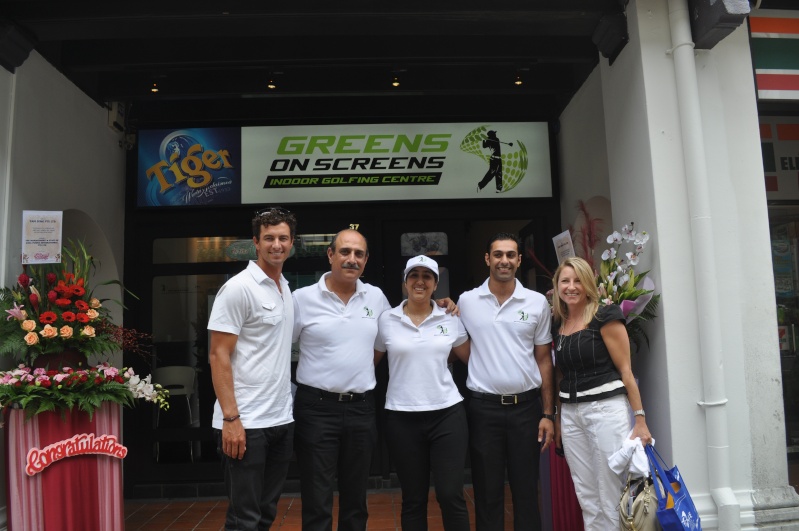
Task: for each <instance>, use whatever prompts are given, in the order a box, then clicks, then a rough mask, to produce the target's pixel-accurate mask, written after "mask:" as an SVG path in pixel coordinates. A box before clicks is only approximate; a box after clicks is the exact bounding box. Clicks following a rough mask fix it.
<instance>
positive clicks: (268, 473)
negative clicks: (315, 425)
mask: <svg viewBox="0 0 799 531" xmlns="http://www.w3.org/2000/svg"><path fill="white" fill-rule="evenodd" d="M214 432H215V434H216V443H217V452H218V453H219V456H220V457H221V459H222V472H223V475H224V478H225V488H226V490H227V495H228V500H230V504H229V505H228V509H227V515H226V517H225V529H226V530H227V531H250V530H252V531H255V530H258V531H266V530H268V529H269V528H270V527H271V526H272V522H274V521H275V515H276V514H277V501H278V499H279V498H280V494H281V493H282V492H283V481H285V479H286V473H287V472H288V469H289V461H290V460H291V452H292V442H293V436H294V423H290V424H284V425H282V426H275V427H272V428H259V429H253V430H245V433H246V434H247V443H246V446H247V451H246V452H244V458H243V459H231V458H229V457H228V456H226V455H225V454H224V453H223V452H222V431H221V430H214Z"/></svg>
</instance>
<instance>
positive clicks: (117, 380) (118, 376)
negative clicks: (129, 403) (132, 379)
mask: <svg viewBox="0 0 799 531" xmlns="http://www.w3.org/2000/svg"><path fill="white" fill-rule="evenodd" d="M114 381H115V382H116V383H121V384H123V383H125V379H124V378H123V377H121V376H120V375H118V374H117V375H116V376H115V377H114Z"/></svg>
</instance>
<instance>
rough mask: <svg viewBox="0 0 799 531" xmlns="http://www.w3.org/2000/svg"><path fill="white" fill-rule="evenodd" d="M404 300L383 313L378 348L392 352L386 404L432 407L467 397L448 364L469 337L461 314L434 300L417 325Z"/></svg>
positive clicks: (405, 408) (420, 408)
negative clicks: (454, 350) (451, 353)
mask: <svg viewBox="0 0 799 531" xmlns="http://www.w3.org/2000/svg"><path fill="white" fill-rule="evenodd" d="M404 304H405V301H403V303H402V304H400V305H399V306H397V307H396V308H392V309H391V310H389V311H387V312H385V313H384V314H383V315H381V316H380V321H379V324H380V332H379V333H378V334H377V341H376V342H375V350H379V351H380V352H388V374H389V377H388V391H387V393H386V409H391V410H394V411H433V410H437V409H444V408H447V407H450V406H452V405H455V404H457V403H458V402H460V401H461V400H463V397H461V395H460V393H459V392H458V387H457V386H456V385H455V381H454V380H453V379H452V373H451V372H450V371H449V369H448V368H447V358H449V354H450V351H451V350H452V347H457V346H460V345H462V344H463V343H465V342H466V340H467V339H469V336H468V335H467V334H466V329H465V328H464V327H463V324H462V323H461V320H460V319H458V318H457V317H454V316H452V315H449V314H447V313H445V312H444V310H443V309H441V308H439V307H438V305H436V304H434V305H433V312H432V313H431V314H430V315H429V316H428V317H427V319H425V321H424V322H423V323H422V324H421V326H419V327H418V328H417V327H416V326H414V324H413V323H412V322H411V320H410V318H409V317H408V316H407V315H405V314H404V312H403V311H402V307H403V305H404Z"/></svg>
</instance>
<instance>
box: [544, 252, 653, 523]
mask: <svg viewBox="0 0 799 531" xmlns="http://www.w3.org/2000/svg"><path fill="white" fill-rule="evenodd" d="M553 285H554V292H553V296H552V303H553V324H552V337H553V338H554V341H555V366H556V369H557V373H556V374H557V378H558V390H559V392H558V402H559V408H558V411H559V413H560V414H559V415H558V416H557V417H556V422H555V434H556V435H555V443H556V445H557V447H562V448H563V450H564V452H565V454H566V460H567V461H568V463H569V468H570V470H571V475H572V480H573V481H574V487H575V490H576V492H577V498H578V500H579V501H580V507H581V509H582V512H583V521H584V523H585V529H586V531H590V530H598V531H607V530H608V529H618V528H619V523H618V518H619V514H618V511H617V507H618V504H619V496H620V494H621V489H622V481H624V479H626V478H621V477H619V476H618V475H617V474H615V473H614V472H613V471H612V470H611V469H610V467H609V466H608V457H610V456H611V455H612V454H613V453H615V452H616V451H617V450H619V449H621V447H622V444H623V442H624V439H625V438H627V437H629V438H630V439H635V438H636V437H639V438H640V439H641V443H642V444H644V445H646V444H649V443H650V442H651V441H652V436H651V435H650V433H649V428H647V426H646V417H645V414H644V409H643V405H642V403H641V395H640V393H639V392H638V385H637V384H636V382H635V378H634V377H633V373H632V370H631V367H630V340H629V337H628V336H627V329H626V328H625V326H624V315H623V314H622V312H621V309H620V308H619V307H618V306H616V305H609V306H603V307H600V306H599V293H598V291H597V287H596V281H595V279H594V273H593V271H592V270H591V267H590V266H589V264H588V262H586V261H585V260H583V259H582V258H576V257H572V258H567V259H566V260H564V261H563V263H562V264H561V265H560V267H558V269H557V271H555V277H554V279H553ZM630 407H632V409H633V413H634V415H635V425H634V426H633V427H632V432H631V427H630Z"/></svg>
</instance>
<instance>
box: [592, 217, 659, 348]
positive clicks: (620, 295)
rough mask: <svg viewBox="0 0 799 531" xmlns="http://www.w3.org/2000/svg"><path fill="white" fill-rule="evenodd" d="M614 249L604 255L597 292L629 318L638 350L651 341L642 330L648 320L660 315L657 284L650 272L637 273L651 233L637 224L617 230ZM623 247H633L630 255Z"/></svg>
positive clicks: (611, 239) (612, 238) (613, 236)
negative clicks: (639, 229)
mask: <svg viewBox="0 0 799 531" xmlns="http://www.w3.org/2000/svg"><path fill="white" fill-rule="evenodd" d="M607 241H608V243H609V244H611V247H610V248H609V249H607V250H605V252H603V253H602V263H601V264H600V270H599V273H598V274H597V277H596V280H597V289H598V290H599V298H600V304H602V305H607V304H618V305H619V306H620V307H621V310H622V312H623V313H624V316H625V317H626V318H627V333H628V335H629V336H630V342H631V343H632V344H634V345H635V347H636V350H637V348H638V346H639V345H640V344H641V341H642V340H643V341H645V342H646V343H647V345H648V344H649V339H648V338H647V336H646V333H645V332H644V330H643V328H642V326H641V325H642V324H643V323H644V322H646V321H649V320H651V319H654V318H655V317H656V316H657V306H658V303H659V302H660V295H656V294H655V283H654V282H653V281H652V279H650V278H649V277H647V276H646V275H647V273H649V271H644V272H642V273H636V271H635V266H637V265H638V261H639V258H640V256H641V254H643V252H644V247H645V246H646V243H647V242H648V241H649V233H647V232H646V231H639V232H636V230H635V224H634V223H632V222H631V223H630V224H629V225H625V226H624V227H622V229H621V232H619V231H614V232H613V233H612V234H611V235H610V236H608V239H607ZM623 245H628V246H632V250H631V251H629V252H626V253H625V252H623V251H622V250H621V247H622V246H623Z"/></svg>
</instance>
